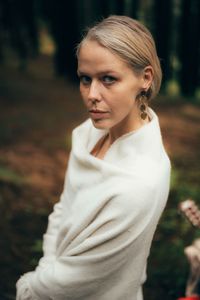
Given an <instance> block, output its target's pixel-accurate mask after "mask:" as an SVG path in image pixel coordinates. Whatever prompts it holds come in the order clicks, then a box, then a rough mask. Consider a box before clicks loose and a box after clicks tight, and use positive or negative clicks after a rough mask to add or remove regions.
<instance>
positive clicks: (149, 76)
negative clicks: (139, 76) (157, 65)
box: [142, 66, 153, 91]
mask: <svg viewBox="0 0 200 300" xmlns="http://www.w3.org/2000/svg"><path fill="white" fill-rule="evenodd" d="M152 81H153V68H152V66H147V67H145V68H144V70H143V87H142V88H143V89H144V90H146V91H147V90H148V89H149V88H150V86H151V83H152Z"/></svg>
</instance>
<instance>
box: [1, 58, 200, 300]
mask: <svg viewBox="0 0 200 300" xmlns="http://www.w3.org/2000/svg"><path fill="white" fill-rule="evenodd" d="M152 107H153V108H154V109H155V110H156V112H157V113H158V115H159V118H160V124H161V130H162V135H163V140H164V144H165V147H166V150H167V152H168V154H169V156H170V158H171V161H172V167H173V169H174V170H175V172H174V174H175V177H177V174H178V177H179V180H180V178H181V180H183V182H187V183H192V184H193V185H198V180H199V175H200V169H199V162H200V157H199V146H200V107H199V106H198V105H195V104H192V102H191V99H190V101H187V100H184V99H182V98H180V99H172V98H170V97H169V96H164V95H161V96H159V97H158V98H157V99H156V100H154V102H153V103H152ZM86 117H87V116H86V113H85V110H84V107H83V105H82V102H81V99H80V95H79V92H78V86H77V85H76V84H70V83H69V82H68V81H67V80H65V79H61V78H56V77H55V76H54V74H53V67H52V60H51V59H50V58H49V57H47V56H41V57H39V58H37V59H35V60H33V61H31V62H30V63H29V66H28V69H27V70H26V71H24V72H20V71H19V70H18V69H17V65H16V61H15V60H11V61H7V62H6V63H5V64H4V65H2V66H1V69H0V146H1V147H0V208H1V210H0V211H1V218H0V228H1V229H2V231H1V232H2V236H1V240H0V257H1V269H0V277H1V282H0V299H2V300H4V299H5V300H6V299H15V297H14V293H15V287H14V283H15V280H16V279H17V278H18V276H19V274H21V272H25V271H28V270H29V269H31V268H33V266H35V264H36V261H37V258H38V257H39V256H40V255H41V239H42V233H43V232H44V231H45V229H46V224H47V216H48V214H49V212H50V211H51V210H52V206H53V204H54V203H55V202H57V201H58V200H59V196H60V193H61V191H62V188H63V181H64V175H65V170H66V167H67V161H68V156H69V151H70V146H71V131H72V129H73V128H74V127H75V126H76V125H78V124H79V123H80V122H81V121H82V120H84V119H85V118H86ZM186 196H187V195H186ZM196 200H197V199H196ZM33 256H34V258H33ZM152 299H154V300H158V299H159V298H157V299H155V298H152ZM163 299H164V298H163ZM166 299H167V300H168V299H170V298H169V297H168V298H166ZM148 300H150V299H148Z"/></svg>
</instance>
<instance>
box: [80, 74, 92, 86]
mask: <svg viewBox="0 0 200 300" xmlns="http://www.w3.org/2000/svg"><path fill="white" fill-rule="evenodd" d="M79 79H80V82H81V83H82V84H84V85H88V84H90V83H91V78H90V77H89V76H86V75H81V76H80V77H79Z"/></svg>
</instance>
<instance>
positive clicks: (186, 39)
mask: <svg viewBox="0 0 200 300" xmlns="http://www.w3.org/2000/svg"><path fill="white" fill-rule="evenodd" d="M199 37H200V1H198V0H182V16H181V24H180V43H179V56H180V61H181V72H180V83H181V88H182V92H183V94H185V95H187V96H193V95H194V92H195V89H196V87H197V86H198V85H199V82H200V74H199V72H200V71H199V70H200V38H199Z"/></svg>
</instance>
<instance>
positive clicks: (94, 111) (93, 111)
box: [89, 109, 107, 114]
mask: <svg viewBox="0 0 200 300" xmlns="http://www.w3.org/2000/svg"><path fill="white" fill-rule="evenodd" d="M89 112H91V113H102V114H103V113H107V111H103V110H99V109H90V110H89Z"/></svg>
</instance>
